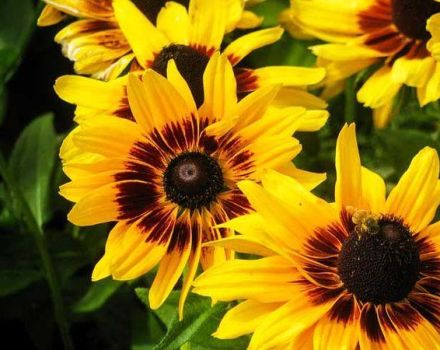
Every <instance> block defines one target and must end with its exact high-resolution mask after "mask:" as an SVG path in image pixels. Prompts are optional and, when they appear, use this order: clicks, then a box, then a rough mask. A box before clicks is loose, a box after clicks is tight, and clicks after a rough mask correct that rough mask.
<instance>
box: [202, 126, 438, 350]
mask: <svg viewBox="0 0 440 350" xmlns="http://www.w3.org/2000/svg"><path fill="white" fill-rule="evenodd" d="M336 170H337V181H336V189H335V196H336V203H335V204H330V203H327V202H326V201H324V200H322V199H320V198H318V197H316V196H315V195H313V194H312V193H310V192H308V191H307V190H305V189H304V188H302V187H301V186H300V185H299V184H298V183H297V182H296V181H295V180H294V179H292V178H288V177H286V176H285V175H281V174H279V173H277V172H275V171H273V170H270V171H268V172H267V173H266V174H265V175H264V176H263V178H262V186H260V185H258V184H256V183H251V182H249V181H243V182H240V183H239V184H238V187H239V188H240V189H241V190H242V191H243V193H244V194H245V195H246V197H247V199H248V200H249V202H250V203H251V205H252V207H253V208H254V209H255V212H253V213H250V214H247V215H244V216H240V217H238V218H235V219H233V220H231V221H229V222H227V223H224V224H222V225H219V226H218V227H219V228H227V229H232V230H235V231H237V232H240V233H241V235H237V236H233V237H229V238H224V239H222V240H220V241H218V242H210V243H208V244H207V245H208V246H220V247H228V248H231V249H236V250H237V251H242V252H245V253H253V254H257V255H260V256H263V257H262V258H261V259H258V260H238V259H237V260H234V261H228V262H225V263H223V264H221V265H218V266H214V267H212V268H211V269H209V270H207V271H206V272H204V273H203V274H202V275H201V276H199V277H198V278H197V279H196V280H195V282H194V285H195V289H194V292H196V293H199V294H201V295H206V296H210V297H211V298H213V299H214V300H224V301H231V300H242V302H241V303H240V304H239V305H237V306H235V307H234V308H232V309H231V310H230V311H228V313H227V314H226V315H225V316H224V318H223V320H222V321H221V323H220V326H219V328H218V330H217V332H216V333H215V336H217V337H219V338H224V339H225V338H234V337H238V336H241V335H244V334H250V333H253V336H252V339H251V342H250V345H249V349H250V350H256V349H258V350H265V349H346V350H355V349H360V350H366V349H390V350H391V349H393V350H394V349H439V346H440V345H439V344H440V333H439V330H440V222H436V223H433V224H430V223H431V221H432V220H433V219H434V216H435V213H436V210H437V208H438V206H439V203H440V181H439V158H438V155H437V152H436V151H435V150H434V149H432V148H428V147H427V148H424V149H423V150H421V151H420V152H419V153H418V154H417V155H416V156H415V157H414V159H413V160H412V162H411V164H410V166H409V168H408V170H407V171H406V172H405V173H404V174H403V176H402V177H401V179H400V181H399V182H398V183H397V185H396V186H395V187H394V189H393V190H392V191H391V192H390V194H389V195H388V198H386V194H385V192H386V190H385V183H384V181H383V179H382V178H381V177H380V176H379V175H377V174H375V173H374V172H372V171H370V170H368V169H366V168H364V167H362V166H361V162H360V158H359V152H358V147H357V142H356V135H355V126H354V124H352V125H350V126H347V125H346V126H345V127H344V128H343V130H342V131H341V133H340V135H339V138H338V142H337V150H336ZM365 219H368V220H369V219H372V222H370V224H371V223H373V224H374V223H375V224H377V229H378V230H370V229H367V230H362V234H361V236H359V235H358V230H356V226H357V224H359V223H365ZM373 226H374V225H373Z"/></svg>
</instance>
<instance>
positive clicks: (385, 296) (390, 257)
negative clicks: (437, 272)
mask: <svg viewBox="0 0 440 350" xmlns="http://www.w3.org/2000/svg"><path fill="white" fill-rule="evenodd" d="M377 224H378V226H377V228H378V230H373V231H371V232H365V231H364V232H363V233H361V234H360V233H359V231H356V230H353V232H351V234H350V236H349V237H348V238H347V239H346V240H345V242H344V243H343V246H342V249H341V252H340V254H339V259H338V271H339V275H340V277H341V280H342V282H343V283H344V285H345V288H347V290H348V291H349V292H351V293H353V294H354V295H355V296H356V297H357V298H358V299H359V300H361V301H363V302H371V303H374V304H386V303H390V302H397V301H400V300H402V299H404V298H406V296H407V295H408V294H409V293H410V292H411V290H412V289H413V288H414V285H415V283H416V282H417V280H418V278H419V272H420V256H419V250H418V248H417V246H416V243H415V241H414V238H413V237H412V234H411V232H410V231H409V229H408V228H407V227H406V226H404V225H403V224H402V223H401V222H400V221H399V220H396V219H393V218H391V219H390V218H382V219H379V220H378V222H377Z"/></svg>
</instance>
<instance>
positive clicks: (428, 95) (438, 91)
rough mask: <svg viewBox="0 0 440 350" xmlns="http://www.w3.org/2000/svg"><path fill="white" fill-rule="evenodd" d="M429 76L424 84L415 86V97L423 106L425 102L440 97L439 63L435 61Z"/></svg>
mask: <svg viewBox="0 0 440 350" xmlns="http://www.w3.org/2000/svg"><path fill="white" fill-rule="evenodd" d="M430 76H431V78H430V79H429V80H428V82H427V84H426V86H421V87H419V88H417V97H418V99H419V102H420V105H421V106H425V105H426V104H428V103H430V102H433V101H437V100H438V99H439V98H440V63H439V62H437V64H435V66H434V67H433V69H432V71H431V74H430Z"/></svg>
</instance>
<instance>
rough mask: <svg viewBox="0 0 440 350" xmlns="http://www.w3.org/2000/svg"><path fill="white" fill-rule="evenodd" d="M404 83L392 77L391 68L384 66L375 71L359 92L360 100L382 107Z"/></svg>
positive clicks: (369, 105)
mask: <svg viewBox="0 0 440 350" xmlns="http://www.w3.org/2000/svg"><path fill="white" fill-rule="evenodd" d="M401 87H402V83H399V82H396V81H394V80H393V79H392V73H391V69H390V68H389V67H388V66H384V67H382V68H381V69H379V70H378V71H377V72H375V73H374V74H373V75H372V76H371V77H370V78H368V80H367V81H366V82H365V84H364V85H363V86H362V87H361V89H360V90H359V91H358V93H357V98H358V100H359V102H362V103H363V104H364V105H365V106H367V107H371V108H377V107H381V106H383V105H384V104H386V103H388V102H389V101H391V100H392V99H393V98H394V96H396V94H397V93H398V92H399V90H400V88H401Z"/></svg>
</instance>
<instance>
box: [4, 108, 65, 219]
mask: <svg viewBox="0 0 440 350" xmlns="http://www.w3.org/2000/svg"><path fill="white" fill-rule="evenodd" d="M55 154H56V135H55V130H54V127H53V116H52V115H51V114H48V115H45V116H42V117H39V118H37V119H35V120H34V121H32V123H31V124H29V125H28V126H27V127H26V128H25V129H24V130H23V132H22V133H21V135H20V137H19V138H18V140H17V142H16V144H15V147H14V149H13V150H12V154H11V157H10V160H9V171H10V172H11V174H13V175H14V176H15V177H16V181H17V184H18V186H19V187H20V188H21V190H22V192H23V195H24V197H25V199H26V201H27V203H28V205H29V207H30V209H31V211H32V213H33V214H34V216H35V219H36V221H37V223H38V224H39V225H40V226H42V225H43V223H44V221H45V220H46V219H47V218H48V216H49V215H48V214H49V210H48V194H49V193H48V192H49V183H50V179H51V175H52V170H53V167H54V162H55Z"/></svg>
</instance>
